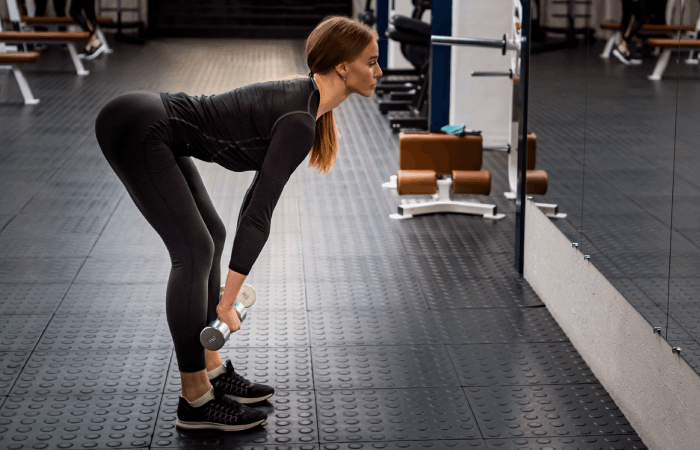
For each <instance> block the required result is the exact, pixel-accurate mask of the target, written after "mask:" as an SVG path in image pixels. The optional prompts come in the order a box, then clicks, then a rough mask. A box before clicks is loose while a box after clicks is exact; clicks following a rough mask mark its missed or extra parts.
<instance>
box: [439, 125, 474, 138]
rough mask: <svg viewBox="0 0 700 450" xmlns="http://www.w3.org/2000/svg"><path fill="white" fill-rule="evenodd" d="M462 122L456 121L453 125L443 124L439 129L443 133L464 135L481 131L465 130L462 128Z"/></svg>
mask: <svg viewBox="0 0 700 450" xmlns="http://www.w3.org/2000/svg"><path fill="white" fill-rule="evenodd" d="M464 126H465V125H464V124H463V123H458V124H455V125H445V126H444V127H442V128H440V131H442V132H443V133H445V134H454V135H455V136H464V135H466V134H481V131H477V130H467V129H465V128H464Z"/></svg>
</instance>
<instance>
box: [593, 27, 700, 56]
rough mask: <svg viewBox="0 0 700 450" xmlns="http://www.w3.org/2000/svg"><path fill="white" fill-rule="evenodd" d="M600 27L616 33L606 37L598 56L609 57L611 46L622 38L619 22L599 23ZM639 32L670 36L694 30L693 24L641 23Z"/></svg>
mask: <svg viewBox="0 0 700 450" xmlns="http://www.w3.org/2000/svg"><path fill="white" fill-rule="evenodd" d="M600 28H601V29H603V30H615V31H616V33H614V34H613V35H612V36H610V38H608V40H607V42H606V43H605V48H604V49H603V53H601V54H600V57H601V58H603V59H608V58H610V54H611V53H612V51H613V47H614V46H615V45H617V44H619V43H620V41H621V39H622V35H621V34H620V24H619V23H612V22H608V23H601V24H600ZM639 31H640V33H641V32H647V33H667V34H669V35H670V36H672V35H673V34H674V33H675V34H677V33H681V32H687V33H692V32H694V31H695V25H662V24H645V25H642V28H641V29H640V30H639Z"/></svg>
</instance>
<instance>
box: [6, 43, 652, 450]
mask: <svg viewBox="0 0 700 450" xmlns="http://www.w3.org/2000/svg"><path fill="white" fill-rule="evenodd" d="M303 50H304V42H303V41H273V40H270V41H261V40H256V41H246V40H235V41H233V40H211V39H208V40H199V39H187V40H178V39H167V40H154V41H150V42H148V43H147V44H146V45H145V46H143V47H134V46H128V45H127V44H121V45H120V44H117V45H115V52H114V53H113V54H111V55H105V56H101V57H100V58H98V59H96V60H95V61H92V62H86V67H87V68H88V69H89V70H90V71H91V74H90V75H89V76H87V77H78V76H76V75H75V74H74V73H72V71H71V64H70V60H69V58H68V55H67V53H65V52H62V50H61V49H60V48H59V47H55V46H54V47H51V48H49V49H48V50H47V51H45V52H44V54H43V55H42V58H41V60H40V61H39V62H38V63H36V64H35V65H34V66H31V67H28V68H26V70H25V71H26V74H27V78H28V79H29V82H30V84H31V86H32V88H33V90H34V93H35V96H36V97H38V98H40V99H41V103H40V104H39V105H37V106H33V107H25V106H23V105H22V104H21V103H20V100H21V96H20V93H19V90H18V89H17V87H16V84H15V82H14V80H13V79H12V78H11V77H12V74H11V73H9V72H8V71H3V72H0V85H2V90H1V91H0V105H2V106H0V114H1V115H2V117H1V119H0V141H1V142H2V143H3V145H2V147H1V148H0V249H1V250H0V324H1V325H0V373H1V374H2V375H1V376H0V396H1V397H0V447H3V448H8V449H30V448H32V449H34V448H36V449H44V448H92V449H108V448H123V449H132V448H144V447H150V448H188V449H191V448H202V449H203V448H231V447H232V446H238V447H240V448H244V449H251V448H252V447H253V446H257V448H263V446H276V447H277V448H290V449H303V450H315V449H318V450H320V449H323V450H349V449H355V450H357V449H382V448H386V449H398V448H404V449H405V448H408V449H420V448H425V447H431V448H436V449H447V448H458V449H492V450H494V449H499V450H500V449H503V450H515V449H544V448H546V449H562V450H563V449H572V448H576V449H587V450H590V449H603V450H613V449H616V450H632V449H645V448H646V447H645V446H644V445H643V443H642V441H641V439H640V438H639V437H638V435H637V434H636V432H635V430H634V429H633V428H632V427H631V426H630V424H629V423H628V422H627V420H626V419H625V417H624V415H623V414H622V413H621V412H620V410H619V409H618V408H617V406H616V405H615V402H614V401H613V400H612V399H611V398H610V396H609V395H608V393H607V392H606V390H605V389H604V388H603V387H602V386H601V385H600V384H599V383H598V380H597V379H596V377H595V376H594V375H593V374H592V373H591V371H590V370H589V368H588V367H587V366H586V364H585V362H584V361H583V359H582V358H581V356H580V355H579V354H578V353H577V351H576V349H575V348H574V347H573V346H572V345H571V343H570V342H569V341H568V339H567V337H566V335H565V334H564V333H563V331H562V330H561V329H560V328H559V326H558V325H557V323H556V321H555V320H554V319H553V317H552V316H551V315H550V314H549V312H548V310H547V308H546V307H545V306H544V305H543V303H542V302H541V301H540V299H539V298H538V297H537V295H536V294H535V293H534V291H533V290H532V289H531V287H530V286H529V285H528V283H527V282H525V281H523V280H522V279H521V278H520V277H519V276H518V275H517V273H516V272H515V271H514V269H513V268H512V267H513V246H514V234H515V231H514V213H513V206H512V204H510V203H509V202H508V201H506V200H505V199H503V197H502V196H501V195H500V193H501V192H503V191H504V190H505V188H506V180H505V173H504V168H505V159H504V158H503V156H504V155H489V157H488V158H486V168H487V169H489V170H491V171H492V174H493V176H494V186H493V192H494V195H493V196H492V197H491V198H492V200H493V201H494V202H495V203H497V204H498V206H499V209H500V211H501V212H505V213H507V217H506V218H505V219H504V220H501V221H497V222H492V221H487V220H483V219H481V218H476V217H468V216H461V215H444V214H443V215H433V216H426V217H420V218H414V219H411V220H405V221H394V220H391V219H390V218H389V214H391V213H394V212H395V211H396V207H397V205H398V204H399V202H400V200H399V198H398V197H396V196H394V195H393V194H392V193H391V192H390V191H388V190H386V189H382V188H381V184H382V183H383V182H385V181H388V179H389V176H390V175H392V174H395V173H396V170H397V168H398V136H397V135H394V134H392V133H391V131H390V130H389V127H388V124H387V121H386V118H384V117H383V116H381V115H380V113H379V111H378V110H377V107H376V104H375V102H374V99H366V98H361V97H358V96H352V97H350V98H349V99H348V100H347V101H346V102H345V103H344V104H343V105H341V106H340V107H339V108H337V109H336V118H337V121H338V125H339V129H340V132H341V134H342V141H341V149H340V152H339V156H338V162H337V164H336V166H335V167H334V168H333V170H332V171H331V172H330V174H329V175H328V176H326V177H322V176H320V175H318V174H316V173H315V172H314V171H312V170H310V169H307V168H306V167H305V165H306V164H303V165H302V167H300V169H298V170H297V171H296V172H295V174H294V175H293V176H292V178H291V180H290V182H289V184H288V185H287V187H286V189H285V191H284V194H283V196H282V198H281V199H280V202H279V204H278V206H277V209H276V211H275V214H274V218H273V229H272V232H271V236H270V239H269V241H268V242H267V244H266V246H265V249H264V251H263V253H262V254H261V255H260V257H259V259H258V261H257V263H256V264H255V266H254V268H253V270H252V272H251V274H250V276H249V277H248V279H247V283H249V284H251V285H253V286H254V287H255V288H256V290H257V292H258V301H257V303H256V304H255V306H254V307H253V310H251V314H250V316H249V317H248V319H247V320H246V322H245V323H244V325H243V328H242V330H241V331H239V332H237V333H235V334H234V335H233V336H232V338H231V339H230V341H229V343H228V345H227V346H226V347H225V348H224V350H223V351H222V353H223V356H224V358H231V360H232V361H233V364H234V367H235V368H236V370H237V371H239V372H240V373H242V374H243V375H244V376H245V377H247V378H249V379H251V380H253V381H255V382H262V383H266V384H271V385H273V386H274V387H275V388H276V390H277V393H276V395H275V396H274V397H272V398H271V399H270V401H269V402H266V403H264V404H262V405H261V406H258V407H260V408H263V409H264V410H265V411H267V412H268V414H269V418H268V421H267V423H266V425H265V426H264V427H258V428H255V429H252V430H249V431H247V432H239V433H228V434H226V433H221V432H202V431H198V432H182V431H179V430H177V429H176V428H175V424H174V421H175V408H176V401H177V397H178V393H179V390H180V386H179V379H178V367H177V363H176V361H175V359H174V357H173V351H172V343H171V340H170V336H169V331H168V328H167V324H166V321H165V313H164V305H163V303H164V291H165V283H166V281H167V277H168V272H169V265H170V262H169V258H168V254H167V251H166V249H165V247H164V245H163V244H162V242H161V241H160V239H159V237H158V236H157V235H156V234H155V232H154V231H153V230H152V229H151V228H150V226H149V225H148V224H147V223H146V221H145V220H144V219H143V218H142V217H141V215H140V214H139V212H138V211H137V210H136V208H135V206H134V205H133V203H132V201H131V199H130V198H129V197H128V195H127V194H126V191H125V189H124V188H123V186H122V185H121V184H120V183H119V181H118V179H117V177H116V176H115V175H114V173H113V172H112V171H111V169H110V168H109V166H108V164H107V162H106V161H105V160H104V158H103V156H102V154H101V153H100V151H99V148H98V146H97V142H96V140H95V136H94V132H93V124H94V118H95V116H96V114H97V112H98V111H99V109H100V108H101V107H102V105H104V104H105V103H106V102H107V101H108V100H109V99H110V98H112V97H114V96H116V95H118V94H120V93H123V92H127V91H130V90H137V89H146V90H152V91H170V92H178V91H185V92H187V93H189V94H192V95H194V94H197V95H199V94H202V93H206V94H212V93H217V92H223V91H227V90H230V89H233V88H236V87H238V86H243V85H246V84H249V83H254V82H259V81H264V80H267V79H271V78H275V77H281V76H285V75H289V74H293V73H305V72H307V70H306V69H305V64H304V56H303ZM533 97H534V95H533ZM543 152H544V151H543ZM541 161H542V164H541V167H543V168H546V169H548V170H550V167H547V166H546V164H548V163H549V161H547V160H546V158H544V157H542V159H541ZM198 167H199V169H200V171H201V173H202V176H203V178H204V180H205V182H206V184H207V188H208V189H209V192H210V194H211V196H212V199H213V200H214V204H215V205H216V207H217V209H218V211H219V213H220V215H221V217H222V218H223V220H224V222H226V223H228V224H231V227H230V228H232V229H233V228H234V224H235V223H236V218H237V216H238V208H239V206H240V204H241V202H242V199H243V195H244V193H245V191H246V188H247V187H248V184H249V183H250V182H251V180H252V177H253V174H252V173H232V172H228V171H225V170H224V169H222V168H219V167H218V166H215V165H213V164H206V163H200V162H198ZM567 206H568V205H567ZM567 212H571V211H567ZM231 241H232V236H229V237H228V239H227V244H228V245H227V248H226V249H225V250H224V255H225V256H224V258H226V257H227V255H228V254H230V246H231ZM225 266H226V264H224V268H225Z"/></svg>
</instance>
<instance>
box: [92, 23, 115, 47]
mask: <svg viewBox="0 0 700 450" xmlns="http://www.w3.org/2000/svg"><path fill="white" fill-rule="evenodd" d="M96 34H97V39H99V40H100V42H102V45H104V46H105V53H114V50H112V48H111V47H110V46H109V44H107V39H105V35H104V33H102V30H101V29H100V27H97V32H96Z"/></svg>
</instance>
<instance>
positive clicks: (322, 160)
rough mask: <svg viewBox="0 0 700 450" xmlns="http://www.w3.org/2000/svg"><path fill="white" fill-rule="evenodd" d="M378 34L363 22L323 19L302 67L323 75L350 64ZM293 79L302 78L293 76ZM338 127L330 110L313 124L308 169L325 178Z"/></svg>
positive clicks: (308, 44)
mask: <svg viewBox="0 0 700 450" xmlns="http://www.w3.org/2000/svg"><path fill="white" fill-rule="evenodd" d="M377 40H379V35H378V34H377V32H376V31H374V30H373V29H372V28H370V27H368V26H367V25H365V24H364V23H362V22H360V21H358V20H356V19H353V18H350V17H345V16H329V17H326V18H325V19H324V20H323V21H322V22H321V23H319V24H318V25H317V26H316V28H314V30H313V31H312V32H311V34H310V35H309V37H308V38H307V40H306V64H307V65H308V66H309V69H310V70H311V72H310V73H309V75H308V76H309V77H313V74H315V73H318V74H321V75H325V74H327V73H329V72H330V71H332V70H333V69H335V66H337V65H338V64H341V63H343V62H351V61H354V60H355V59H356V58H357V57H358V56H360V54H361V53H362V51H363V50H364V49H365V48H367V46H368V45H369V44H371V43H372V42H374V41H377ZM294 78H302V77H301V76H295V77H294ZM338 138H339V134H338V127H337V126H336V123H335V119H334V118H333V110H330V111H328V112H327V113H325V114H324V115H323V116H321V117H320V118H319V119H318V120H317V121H316V137H315V138H314V146H313V148H312V149H311V158H310V160H309V168H315V169H316V170H318V172H319V173H321V174H323V175H326V174H327V173H328V172H329V171H330V170H331V167H333V165H334V164H335V159H336V155H337V153H338Z"/></svg>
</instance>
